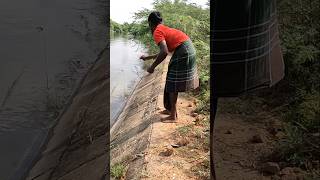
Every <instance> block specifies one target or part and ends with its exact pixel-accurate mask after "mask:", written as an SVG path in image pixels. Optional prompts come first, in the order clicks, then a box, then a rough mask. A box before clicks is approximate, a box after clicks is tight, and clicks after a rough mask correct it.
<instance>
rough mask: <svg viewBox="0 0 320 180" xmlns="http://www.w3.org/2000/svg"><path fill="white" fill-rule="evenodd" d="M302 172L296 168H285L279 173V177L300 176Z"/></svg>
mask: <svg viewBox="0 0 320 180" xmlns="http://www.w3.org/2000/svg"><path fill="white" fill-rule="evenodd" d="M302 173H303V171H302V169H300V168H297V167H285V168H283V169H282V170H281V171H280V175H290V174H302Z"/></svg>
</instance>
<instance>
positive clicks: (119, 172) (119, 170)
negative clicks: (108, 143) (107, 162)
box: [111, 163, 125, 179]
mask: <svg viewBox="0 0 320 180" xmlns="http://www.w3.org/2000/svg"><path fill="white" fill-rule="evenodd" d="M124 172H125V166H124V165H122V164H120V163H117V164H115V165H113V166H111V176H112V177H114V178H117V179H120V178H121V177H123V176H124Z"/></svg>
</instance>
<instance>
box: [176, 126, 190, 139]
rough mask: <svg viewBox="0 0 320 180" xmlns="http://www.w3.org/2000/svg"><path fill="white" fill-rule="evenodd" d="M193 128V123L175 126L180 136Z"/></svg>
mask: <svg viewBox="0 0 320 180" xmlns="http://www.w3.org/2000/svg"><path fill="white" fill-rule="evenodd" d="M192 129H193V125H192V124H189V125H186V126H181V127H178V128H177V132H178V133H179V135H180V136H185V135H187V134H189V133H190V132H191V131H192Z"/></svg>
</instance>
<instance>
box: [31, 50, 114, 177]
mask: <svg viewBox="0 0 320 180" xmlns="http://www.w3.org/2000/svg"><path fill="white" fill-rule="evenodd" d="M108 60H109V52H108V51H106V50H105V51H103V52H102V53H101V54H100V55H99V57H98V58H97V60H96V62H95V64H94V65H93V66H92V68H91V69H90V71H89V72H88V74H87V76H86V77H85V78H84V79H83V82H82V83H81V84H80V86H79V88H78V90H77V91H76V93H75V95H74V97H73V98H72V100H71V102H70V105H69V106H68V107H67V108H66V109H65V111H64V112H63V113H62V114H61V116H60V118H59V120H58V123H57V125H56V126H55V127H54V128H53V129H52V130H51V133H50V136H49V138H48V141H47V143H46V145H45V146H44V147H43V151H42V153H41V155H40V156H39V158H38V160H37V162H36V163H35V165H34V166H33V168H32V169H31V170H30V171H29V174H28V176H27V179H28V180H31V179H33V180H55V179H59V180H73V179H74V180H88V179H90V180H101V179H104V178H105V177H106V175H105V173H106V169H107V168H109V167H108V165H109V163H108V162H109V152H108V148H107V138H108V137H109V136H108V133H109V132H108V130H109V77H108V74H109V73H108V72H107V71H109V67H108V65H107V62H108Z"/></svg>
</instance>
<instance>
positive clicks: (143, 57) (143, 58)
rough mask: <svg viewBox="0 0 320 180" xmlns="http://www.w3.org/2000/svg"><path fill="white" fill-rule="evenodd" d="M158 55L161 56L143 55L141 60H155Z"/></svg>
mask: <svg viewBox="0 0 320 180" xmlns="http://www.w3.org/2000/svg"><path fill="white" fill-rule="evenodd" d="M158 55H159V54H155V55H150V56H145V55H142V56H141V57H140V59H142V60H144V61H146V60H150V59H154V58H156V57H157V56H158Z"/></svg>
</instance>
